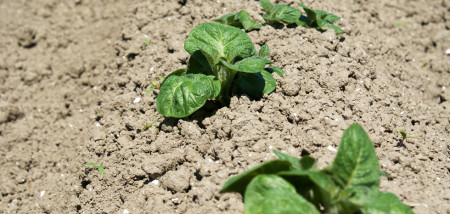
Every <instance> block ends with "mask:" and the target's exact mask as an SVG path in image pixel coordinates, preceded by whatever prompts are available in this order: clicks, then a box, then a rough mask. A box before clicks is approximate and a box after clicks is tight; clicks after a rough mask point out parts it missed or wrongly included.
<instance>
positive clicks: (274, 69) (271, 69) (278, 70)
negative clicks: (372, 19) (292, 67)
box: [265, 66, 284, 77]
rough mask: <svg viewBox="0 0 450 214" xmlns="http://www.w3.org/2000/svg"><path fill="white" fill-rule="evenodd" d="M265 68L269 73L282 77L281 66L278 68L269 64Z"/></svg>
mask: <svg viewBox="0 0 450 214" xmlns="http://www.w3.org/2000/svg"><path fill="white" fill-rule="evenodd" d="M265 70H266V71H268V72H269V73H276V74H278V76H280V77H282V76H283V75H284V71H283V69H281V68H279V67H277V66H269V67H268V68H266V69H265Z"/></svg>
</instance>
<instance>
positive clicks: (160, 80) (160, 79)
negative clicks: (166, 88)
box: [145, 76, 164, 95]
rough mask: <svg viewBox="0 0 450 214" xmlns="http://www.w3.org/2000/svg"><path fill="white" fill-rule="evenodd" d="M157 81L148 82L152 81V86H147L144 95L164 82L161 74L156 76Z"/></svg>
mask: <svg viewBox="0 0 450 214" xmlns="http://www.w3.org/2000/svg"><path fill="white" fill-rule="evenodd" d="M158 79H159V82H156V81H153V80H150V82H151V83H152V85H153V86H152V87H151V88H149V89H148V90H147V93H145V95H149V94H150V93H152V91H153V90H154V89H155V88H156V89H159V87H161V84H162V83H163V82H164V78H163V77H162V76H158Z"/></svg>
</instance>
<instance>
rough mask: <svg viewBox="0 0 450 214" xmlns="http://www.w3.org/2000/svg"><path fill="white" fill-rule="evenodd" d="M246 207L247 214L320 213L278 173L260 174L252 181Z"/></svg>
mask: <svg viewBox="0 0 450 214" xmlns="http://www.w3.org/2000/svg"><path fill="white" fill-rule="evenodd" d="M244 209H245V213H246V214H266V213H267V214H278V213H280V214H281V213H306V214H308V213H309V214H319V213H320V212H319V211H318V210H317V209H316V208H315V207H314V205H313V204H311V203H309V202H308V201H307V200H305V199H304V198H303V197H302V196H300V195H299V194H297V192H296V191H295V188H294V187H293V186H292V185H291V184H290V183H288V182H287V181H285V180H284V179H283V178H281V177H279V176H276V175H258V176H257V177H255V178H254V179H253V180H252V181H251V182H250V184H249V185H248V187H247V190H246V191H245V197H244Z"/></svg>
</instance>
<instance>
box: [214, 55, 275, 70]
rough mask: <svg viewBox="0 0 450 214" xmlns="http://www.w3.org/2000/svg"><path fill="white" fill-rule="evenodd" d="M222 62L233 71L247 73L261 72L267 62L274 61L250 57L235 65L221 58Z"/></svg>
mask: <svg viewBox="0 0 450 214" xmlns="http://www.w3.org/2000/svg"><path fill="white" fill-rule="evenodd" d="M220 62H221V63H222V64H223V65H224V66H225V67H227V68H229V69H231V70H233V71H239V72H245V73H258V72H261V71H262V70H263V69H264V67H265V66H266V64H269V63H272V61H270V60H268V59H264V58H260V57H255V56H252V57H249V58H245V59H243V60H241V61H238V62H236V63H235V64H234V65H233V64H230V63H228V62H227V61H225V60H220Z"/></svg>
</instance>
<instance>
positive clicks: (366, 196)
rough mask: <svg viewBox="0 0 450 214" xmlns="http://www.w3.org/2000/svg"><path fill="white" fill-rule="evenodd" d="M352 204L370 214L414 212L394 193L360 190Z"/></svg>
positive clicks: (351, 200)
mask: <svg viewBox="0 0 450 214" xmlns="http://www.w3.org/2000/svg"><path fill="white" fill-rule="evenodd" d="M350 202H352V203H354V204H355V205H358V206H360V207H363V208H362V209H363V210H365V213H368V214H385V213H389V214H412V213H413V212H412V210H411V208H410V207H408V206H407V205H405V204H403V203H402V202H401V201H400V200H399V199H398V198H397V196H395V195H394V194H392V193H386V192H380V191H378V190H372V191H371V190H369V189H367V188H366V189H364V188H358V191H356V192H355V193H354V195H353V196H352V197H351V198H350Z"/></svg>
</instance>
